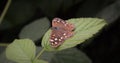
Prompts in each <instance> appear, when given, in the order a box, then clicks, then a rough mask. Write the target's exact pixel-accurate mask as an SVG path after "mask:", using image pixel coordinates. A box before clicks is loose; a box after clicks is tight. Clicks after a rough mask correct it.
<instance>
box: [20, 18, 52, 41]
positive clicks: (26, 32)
mask: <svg viewBox="0 0 120 63" xmlns="http://www.w3.org/2000/svg"><path fill="white" fill-rule="evenodd" d="M49 27H50V22H49V20H48V19H47V18H45V17H44V18H41V19H38V20H35V21H34V22H32V23H31V24H29V25H27V26H25V27H24V28H23V29H22V31H21V32H20V34H19V37H20V38H30V39H32V40H33V41H36V40H38V39H40V38H41V37H42V36H43V35H44V33H45V32H46V31H47V30H48V28H49Z"/></svg>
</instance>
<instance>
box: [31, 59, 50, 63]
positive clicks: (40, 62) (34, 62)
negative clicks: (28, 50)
mask: <svg viewBox="0 0 120 63" xmlns="http://www.w3.org/2000/svg"><path fill="white" fill-rule="evenodd" d="M33 63H48V62H47V61H44V60H38V59H37V60H34V61H33Z"/></svg>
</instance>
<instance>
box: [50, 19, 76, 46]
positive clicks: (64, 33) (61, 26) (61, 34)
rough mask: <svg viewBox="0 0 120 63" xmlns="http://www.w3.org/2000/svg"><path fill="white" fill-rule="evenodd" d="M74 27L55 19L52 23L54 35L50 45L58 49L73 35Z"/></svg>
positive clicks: (51, 37) (52, 34)
mask: <svg viewBox="0 0 120 63" xmlns="http://www.w3.org/2000/svg"><path fill="white" fill-rule="evenodd" d="M73 29H74V26H73V25H72V24H70V23H68V22H65V21H64V20H62V19H60V18H54V19H53V21H52V33H51V36H50V44H51V46H52V47H58V46H59V45H61V44H62V43H63V42H64V40H65V39H67V38H69V37H71V36H72V35H73V31H72V30H73Z"/></svg>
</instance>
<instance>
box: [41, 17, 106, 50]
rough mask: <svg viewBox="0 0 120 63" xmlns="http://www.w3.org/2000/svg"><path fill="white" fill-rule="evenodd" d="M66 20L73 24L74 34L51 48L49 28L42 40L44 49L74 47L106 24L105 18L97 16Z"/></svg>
mask: <svg viewBox="0 0 120 63" xmlns="http://www.w3.org/2000/svg"><path fill="white" fill-rule="evenodd" d="M67 21H68V22H70V23H72V24H74V26H75V30H74V36H73V37H71V38H69V39H67V40H65V41H64V43H63V44H62V45H61V46H59V47H58V48H52V47H51V46H50V43H49V37H50V33H51V30H48V31H47V32H46V34H45V35H44V37H43V40H42V46H43V47H44V48H45V49H46V50H48V51H54V50H55V51H58V50H63V49H67V48H71V47H74V46H76V45H77V44H80V43H83V42H84V41H85V40H86V39H89V38H91V37H92V36H93V35H94V34H95V33H97V32H98V31H99V30H100V29H101V28H103V26H105V24H106V22H105V20H103V19H98V18H76V19H69V20H67Z"/></svg>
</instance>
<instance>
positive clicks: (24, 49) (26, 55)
mask: <svg viewBox="0 0 120 63" xmlns="http://www.w3.org/2000/svg"><path fill="white" fill-rule="evenodd" d="M35 50H36V47H35V45H34V43H33V42H32V41H31V40H29V39H20V40H18V39H16V40H14V41H13V43H11V44H10V45H9V46H8V47H7V48H6V56H7V58H8V59H9V60H12V61H15V62H19V63H31V61H32V60H33V59H34V57H35V53H36V51H35Z"/></svg>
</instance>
